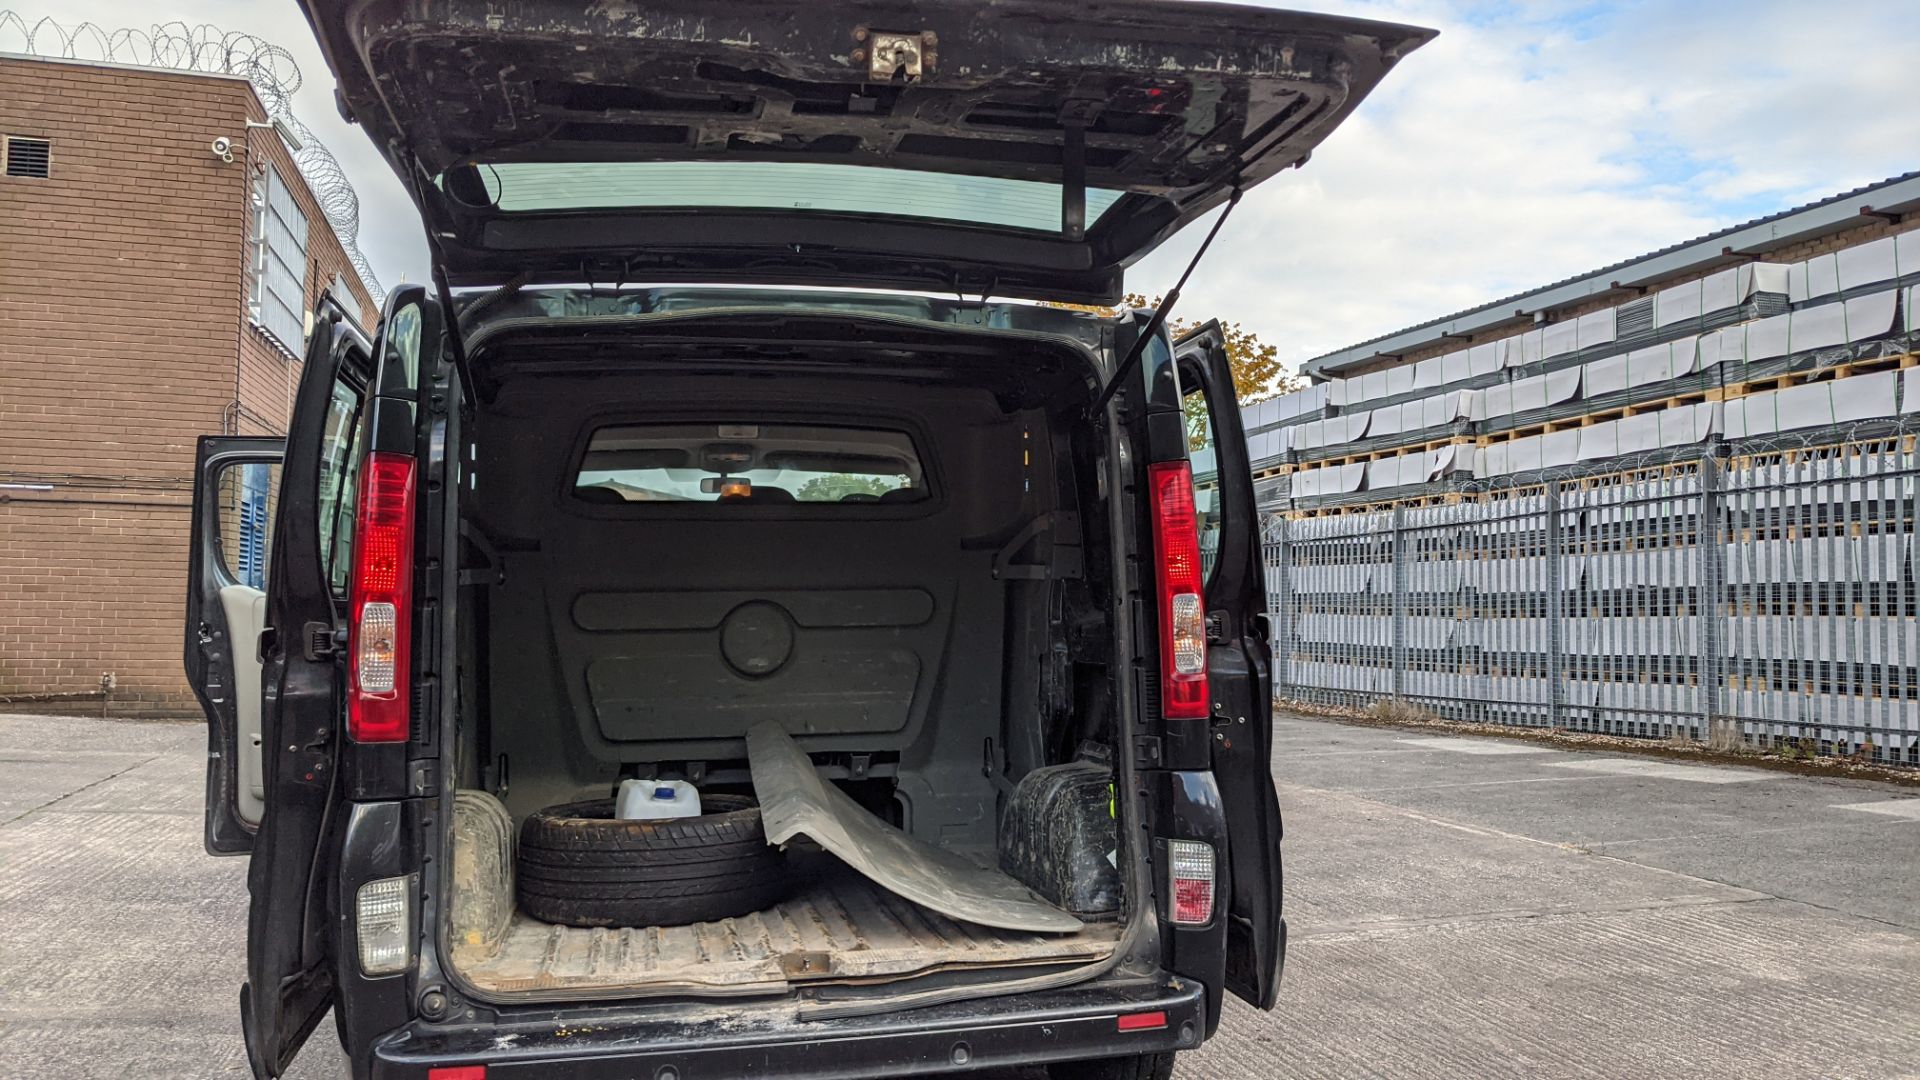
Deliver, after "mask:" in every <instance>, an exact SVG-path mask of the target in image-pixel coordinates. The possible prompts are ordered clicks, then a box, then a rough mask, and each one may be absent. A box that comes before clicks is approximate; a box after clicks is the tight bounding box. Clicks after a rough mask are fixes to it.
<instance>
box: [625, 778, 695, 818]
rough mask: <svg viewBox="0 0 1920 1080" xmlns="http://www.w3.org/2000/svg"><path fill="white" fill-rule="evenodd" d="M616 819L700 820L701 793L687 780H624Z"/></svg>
mask: <svg viewBox="0 0 1920 1080" xmlns="http://www.w3.org/2000/svg"><path fill="white" fill-rule="evenodd" d="M613 816H614V817H616V818H621V819H624V820H629V821H631V820H640V821H657V820H659V819H661V818H682V817H699V816H700V789H698V788H696V787H694V786H693V785H692V784H689V783H687V782H686V781H685V780H622V781H620V793H619V795H617V796H616V797H615V798H614V803H613Z"/></svg>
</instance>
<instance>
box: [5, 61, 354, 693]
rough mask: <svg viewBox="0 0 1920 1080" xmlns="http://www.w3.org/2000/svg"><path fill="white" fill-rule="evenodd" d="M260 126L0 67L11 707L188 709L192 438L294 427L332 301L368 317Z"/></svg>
mask: <svg viewBox="0 0 1920 1080" xmlns="http://www.w3.org/2000/svg"><path fill="white" fill-rule="evenodd" d="M267 119H268V117H267V110H266V108H265V107H264V106H263V104H262V102H261V100H260V97H259V96H258V95H257V94H256V93H255V91H254V89H253V87H252V86H251V85H250V84H249V83H248V82H247V81H246V80H245V79H243V78H239V77H237V76H228V75H218V74H205V73H196V72H180V71H171V70H165V69H157V68H143V67H127V66H120V65H113V64H102V63H92V62H76V61H62V60H48V59H41V58H33V57H19V56H0V155H3V156H4V169H0V710H5V709H14V710H19V709H33V708H40V709H59V710H62V711H78V710H80V709H85V710H87V711H92V710H94V709H96V708H98V709H101V710H104V711H108V712H111V713H113V714H115V715H155V714H168V713H173V714H197V712H198V710H197V707H196V706H195V705H194V703H193V699H192V697H191V694H190V692H189V691H188V689H187V686H186V682H185V680H184V678H183V677H182V675H181V669H180V654H181V634H182V626H181V613H182V607H183V603H184V598H185V595H186V580H185V579H186V573H185V571H186V565H187V532H188V515H189V509H190V507H189V504H190V496H191V492H192V486H193V476H192V473H193V458H194V443H195V440H196V438H197V437H198V436H200V435H202V434H209V433H223V432H224V433H229V434H242V435H276V434H281V433H283V432H284V431H285V428H286V422H287V417H288V410H289V406H290V403H291V400H292V396H293V392H294V388H295V386H296V385H297V383H298V380H299V374H300V372H299V368H300V361H299V354H300V353H301V351H302V349H303V340H304V333H305V324H306V323H307V322H308V321H309V320H310V317H311V314H310V313H311V311H312V309H313V305H314V303H315V302H316V301H317V300H318V298H319V296H320V293H321V291H322V290H323V289H326V288H328V287H329V286H331V287H332V288H333V290H334V292H335V294H336V296H338V295H341V294H343V293H344V294H345V295H346V296H349V297H350V298H351V299H350V300H349V301H347V304H348V307H349V309H350V310H351V309H356V308H357V309H358V312H359V315H360V317H361V319H362V321H363V323H364V324H365V325H371V324H372V321H373V319H374V316H375V315H376V314H377V308H376V306H375V304H376V298H374V297H372V296H370V295H369V294H368V290H367V288H366V286H365V285H364V284H363V283H362V282H361V281H360V278H359V276H358V275H357V274H356V273H355V271H354V268H353V266H352V263H351V262H350V260H349V259H348V257H347V254H346V252H345V250H344V249H343V248H342V246H341V243H340V241H339V240H338V239H337V238H336V236H335V235H334V233H333V231H332V229H331V228H330V226H329V225H328V221H327V218H326V216H325V214H324V213H323V212H322V209H321V207H320V204H319V203H318V202H317V201H316V199H315V197H314V195H313V193H312V192H311V191H310V190H309V188H308V186H307V184H306V183H305V181H304V180H303V179H302V177H301V174H300V172H299V169H298V168H297V167H296V165H295V161H294V158H293V155H292V153H290V152H289V149H288V147H287V145H286V144H285V143H284V142H283V140H282V138H281V136H280V135H278V134H276V132H275V131H274V130H273V129H272V128H271V127H269V126H266V121H267ZM252 125H259V126H252ZM222 137H224V138H226V139H228V140H230V143H231V151H230V152H231V157H232V160H231V161H226V160H223V159H222V157H221V156H220V155H219V154H217V153H215V152H214V150H213V149H212V145H213V143H214V140H215V139H217V138H222ZM259 479H262V480H264V479H265V478H264V477H260V478H259ZM261 486H262V487H263V488H264V485H261ZM255 543H256V544H257V543H258V541H257V540H256V541H255ZM109 674H111V679H112V684H113V685H112V688H111V690H106V691H103V689H102V686H103V682H104V681H105V677H106V676H107V675H109Z"/></svg>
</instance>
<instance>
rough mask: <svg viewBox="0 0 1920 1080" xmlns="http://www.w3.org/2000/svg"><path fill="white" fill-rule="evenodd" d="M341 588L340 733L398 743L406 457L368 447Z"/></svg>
mask: <svg viewBox="0 0 1920 1080" xmlns="http://www.w3.org/2000/svg"><path fill="white" fill-rule="evenodd" d="M358 513H359V516H358V519H357V520H356V521H355V522H354V533H353V580H352V582H351V583H350V584H349V586H348V589H347V617H348V619H349V622H348V624H347V625H348V631H347V735H348V737H350V738H352V739H353V740H354V741H355V742H363V743H376V742H405V741H407V733H408V730H409V727H410V717H409V696H410V695H409V690H410V687H409V686H408V681H409V680H408V661H409V652H408V646H409V644H410V642H409V641H408V638H409V637H410V636H411V635H412V629H413V458H412V457H410V456H409V455H406V454H390V453H382V452H379V451H375V452H374V453H371V454H368V455H367V460H366V464H365V465H364V467H363V468H362V469H361V472H360V506H359V512H358Z"/></svg>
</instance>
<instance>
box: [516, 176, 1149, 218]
mask: <svg viewBox="0 0 1920 1080" xmlns="http://www.w3.org/2000/svg"><path fill="white" fill-rule="evenodd" d="M479 172H480V178H481V182H482V183H484V184H485V185H486V187H487V194H488V195H489V196H491V197H492V199H493V201H494V203H495V204H496V205H497V206H498V207H499V208H500V209H501V210H503V211H507V212H509V213H511V212H514V211H553V210H587V209H633V210H641V209H694V208H698V207H729V208H735V209H747V210H782V211H789V210H791V211H801V212H805V213H815V212H818V213H843V214H880V215H886V216H889V217H912V218H934V219H939V220H945V221H962V222H970V223H973V224H979V225H991V226H995V227H998V228H1007V229H1027V230H1032V231H1035V232H1051V233H1057V232H1059V231H1060V185H1058V184H1049V183H1046V182H1044V181H1038V180H1010V179H1007V178H1004V177H997V176H959V175H955V174H951V173H936V172H920V171H915V170H912V169H885V168H873V167H869V166H863V165H833V164H818V163H811V162H789V161H719V162H712V161H607V162H540V161H520V162H500V163H499V164H494V165H481V166H480V167H479ZM1121 194H1122V192H1119V191H1114V190H1111V189H1108V188H1088V189H1087V220H1088V221H1090V222H1091V221H1095V220H1096V219H1098V218H1099V217H1100V215H1101V214H1103V213H1105V212H1106V210H1107V208H1108V207H1110V206H1112V205H1113V204H1114V203H1115V202H1117V201H1119V199H1120V196H1121Z"/></svg>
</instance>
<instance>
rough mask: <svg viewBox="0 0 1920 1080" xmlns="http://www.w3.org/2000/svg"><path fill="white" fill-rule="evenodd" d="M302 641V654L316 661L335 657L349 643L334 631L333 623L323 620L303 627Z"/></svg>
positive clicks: (301, 631)
mask: <svg viewBox="0 0 1920 1080" xmlns="http://www.w3.org/2000/svg"><path fill="white" fill-rule="evenodd" d="M300 642H301V650H300V651H301V655H303V656H305V657H306V658H307V659H308V660H312V661H315V662H319V661H321V660H331V659H333V657H334V654H335V653H337V652H339V651H340V650H341V649H342V648H345V647H346V644H347V643H346V642H345V641H344V640H342V638H341V636H340V635H339V634H336V633H335V632H334V629H333V624H332V623H323V622H310V623H308V624H307V625H305V626H303V627H301V628H300Z"/></svg>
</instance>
